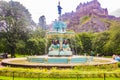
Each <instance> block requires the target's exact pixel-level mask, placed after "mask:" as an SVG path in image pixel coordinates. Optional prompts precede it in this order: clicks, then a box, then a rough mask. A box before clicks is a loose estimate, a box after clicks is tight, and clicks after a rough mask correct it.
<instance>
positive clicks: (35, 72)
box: [0, 64, 120, 78]
mask: <svg viewBox="0 0 120 80" xmlns="http://www.w3.org/2000/svg"><path fill="white" fill-rule="evenodd" d="M113 66H116V64H115V65H114V64H112V65H102V66H99V65H97V66H89V67H87V66H81V67H80V66H77V67H75V68H74V69H57V68H51V69H46V68H43V69H39V68H36V69H34V68H33V69H32V68H31V69H30V68H25V69H24V68H10V67H6V68H0V75H1V76H13V73H14V77H32V78H37V77H38V76H39V77H40V78H76V77H82V78H91V77H92V78H93V77H94V78H95V77H99V78H100V77H104V73H106V74H107V77H111V75H113V76H112V77H120V75H119V74H118V73H120V69H118V68H116V69H115V67H114V68H113ZM107 68H109V69H107ZM111 68H112V70H111Z"/></svg>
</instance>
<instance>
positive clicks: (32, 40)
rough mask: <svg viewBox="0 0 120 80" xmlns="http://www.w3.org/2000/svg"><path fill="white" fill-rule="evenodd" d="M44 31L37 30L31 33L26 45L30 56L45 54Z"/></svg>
mask: <svg viewBox="0 0 120 80" xmlns="http://www.w3.org/2000/svg"><path fill="white" fill-rule="evenodd" d="M44 37H45V31H43V30H42V29H41V28H37V29H36V30H35V31H32V32H31V35H30V37H29V39H28V40H27V43H26V50H27V53H28V54H31V55H41V54H44V53H45V43H46V42H45V38H44Z"/></svg>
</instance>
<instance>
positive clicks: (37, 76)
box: [0, 71, 120, 80]
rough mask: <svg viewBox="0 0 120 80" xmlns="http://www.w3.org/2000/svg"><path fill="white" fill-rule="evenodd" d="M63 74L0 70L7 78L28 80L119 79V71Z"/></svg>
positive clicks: (0, 73) (0, 74) (1, 74)
mask: <svg viewBox="0 0 120 80" xmlns="http://www.w3.org/2000/svg"><path fill="white" fill-rule="evenodd" d="M63 74H64V73H63ZM50 75H51V76H50ZM64 75H68V76H65V77H64V76H61V73H60V74H59V73H51V74H50V73H30V72H10V71H0V76H7V77H10V79H9V80H19V78H25V79H23V80H28V79H30V80H69V79H70V80H84V78H87V80H93V78H94V80H95V79H98V78H99V80H109V78H113V79H114V80H119V78H120V72H119V73H97V74H93V73H92V74H80V73H75V74H72V73H71V74H64ZM45 78H47V79H45ZM117 78H118V79H117ZM0 80H1V79H0ZM2 80H4V79H2ZM5 80H6V79H5ZM20 80H21V79H20ZM111 80H112V79H111Z"/></svg>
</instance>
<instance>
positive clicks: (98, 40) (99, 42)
mask: <svg viewBox="0 0 120 80" xmlns="http://www.w3.org/2000/svg"><path fill="white" fill-rule="evenodd" d="M109 35H110V34H109V33H108V32H102V33H97V34H95V37H94V39H93V42H92V44H93V45H92V46H93V49H94V50H95V52H96V53H100V54H107V53H106V52H105V45H106V44H107V42H108V41H109Z"/></svg>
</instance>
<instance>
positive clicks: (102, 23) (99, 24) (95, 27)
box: [62, 0, 120, 32]
mask: <svg viewBox="0 0 120 80" xmlns="http://www.w3.org/2000/svg"><path fill="white" fill-rule="evenodd" d="M62 20H63V21H65V22H66V23H67V25H68V29H70V30H71V29H72V30H74V31H75V32H101V31H105V30H108V29H109V27H110V26H111V23H109V20H116V21H120V18H116V17H114V16H111V15H109V14H108V10H107V8H105V9H104V8H102V7H101V5H100V3H99V2H98V1H97V0H93V1H91V2H87V3H83V4H82V3H80V4H79V5H78V6H77V8H76V11H75V12H73V11H72V12H70V13H65V14H63V15H62ZM107 20H108V21H107Z"/></svg>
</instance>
